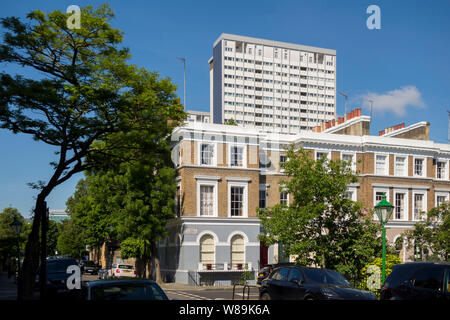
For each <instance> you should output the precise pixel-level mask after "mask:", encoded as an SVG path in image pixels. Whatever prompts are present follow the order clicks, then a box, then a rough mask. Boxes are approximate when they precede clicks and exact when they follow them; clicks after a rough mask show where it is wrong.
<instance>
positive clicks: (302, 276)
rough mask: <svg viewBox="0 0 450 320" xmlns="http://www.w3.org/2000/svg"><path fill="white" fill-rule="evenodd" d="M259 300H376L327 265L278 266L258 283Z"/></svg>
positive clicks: (371, 294)
mask: <svg viewBox="0 0 450 320" xmlns="http://www.w3.org/2000/svg"><path fill="white" fill-rule="evenodd" d="M259 297H260V299H261V300H272V299H273V300H376V299H377V297H376V295H375V294H374V293H372V292H369V291H362V290H358V289H355V288H353V287H352V285H351V284H350V283H349V282H348V281H347V280H346V279H345V278H344V277H343V276H342V275H341V274H340V273H339V272H336V271H332V270H327V269H317V268H307V267H298V266H288V267H279V268H277V269H275V270H274V271H273V272H272V273H271V274H270V275H269V277H268V278H266V279H264V280H263V281H262V283H261V287H260V291H259Z"/></svg>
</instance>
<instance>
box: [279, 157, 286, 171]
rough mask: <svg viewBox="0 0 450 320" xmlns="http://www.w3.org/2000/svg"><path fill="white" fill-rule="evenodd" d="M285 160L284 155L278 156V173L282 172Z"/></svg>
mask: <svg viewBox="0 0 450 320" xmlns="http://www.w3.org/2000/svg"><path fill="white" fill-rule="evenodd" d="M286 160H287V157H286V156H285V155H280V172H283V171H284V168H283V167H282V164H284V163H285V162H286Z"/></svg>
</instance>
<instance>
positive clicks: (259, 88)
mask: <svg viewBox="0 0 450 320" xmlns="http://www.w3.org/2000/svg"><path fill="white" fill-rule="evenodd" d="M209 65H210V111H211V115H212V118H213V122H214V123H225V122H227V121H228V120H230V119H234V120H235V121H236V122H237V123H238V124H239V125H241V126H244V127H253V128H258V129H262V130H264V131H268V132H279V133H286V134H296V133H299V132H300V131H302V130H311V129H312V128H313V127H316V126H317V125H318V124H320V123H322V122H326V121H330V120H333V119H335V116H336V51H335V50H331V49H323V48H316V47H310V46H304V45H299V44H292V43H286V42H279V41H272V40H264V39H258V38H251V37H244V36H238V35H232V34H225V33H223V34H221V35H220V37H219V38H218V39H217V40H216V41H215V43H214V49H213V57H212V58H211V59H210V60H209Z"/></svg>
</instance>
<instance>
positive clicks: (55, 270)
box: [34, 258, 78, 296]
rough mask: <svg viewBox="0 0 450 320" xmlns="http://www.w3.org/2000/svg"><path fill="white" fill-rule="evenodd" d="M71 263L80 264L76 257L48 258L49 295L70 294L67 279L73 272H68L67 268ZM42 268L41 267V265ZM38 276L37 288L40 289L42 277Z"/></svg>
mask: <svg viewBox="0 0 450 320" xmlns="http://www.w3.org/2000/svg"><path fill="white" fill-rule="evenodd" d="M71 265H75V266H78V263H77V261H76V260H75V259H70V258H63V259H47V266H46V268H47V293H48V295H50V296H51V295H61V294H68V293H69V292H70V290H69V289H68V287H67V279H68V278H69V277H70V276H71V274H69V273H67V268H68V267H69V266H71ZM39 270H40V267H39ZM39 270H38V276H37V277H36V283H35V286H34V287H35V290H39V287H40V279H39Z"/></svg>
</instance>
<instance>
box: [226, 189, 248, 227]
mask: <svg viewBox="0 0 450 320" xmlns="http://www.w3.org/2000/svg"><path fill="white" fill-rule="evenodd" d="M232 187H239V188H241V187H243V188H244V193H243V197H242V201H243V204H242V216H232V215H231V188H232ZM227 205H228V217H229V218H237V219H239V218H248V182H245V181H233V180H229V181H228V203H227Z"/></svg>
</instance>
